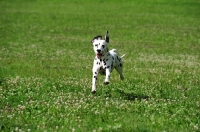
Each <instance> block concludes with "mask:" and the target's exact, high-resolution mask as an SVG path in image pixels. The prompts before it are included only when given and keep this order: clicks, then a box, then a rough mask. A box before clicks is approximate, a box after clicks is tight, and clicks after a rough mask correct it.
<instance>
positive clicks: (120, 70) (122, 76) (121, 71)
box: [115, 61, 124, 80]
mask: <svg viewBox="0 0 200 132" xmlns="http://www.w3.org/2000/svg"><path fill="white" fill-rule="evenodd" d="M115 69H116V71H117V72H118V73H119V76H120V79H121V80H124V75H123V63H122V61H121V62H120V63H119V64H118V65H117V66H116V67H115Z"/></svg>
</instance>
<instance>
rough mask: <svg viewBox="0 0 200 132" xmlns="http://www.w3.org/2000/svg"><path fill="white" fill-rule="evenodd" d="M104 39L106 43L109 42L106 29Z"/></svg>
mask: <svg viewBox="0 0 200 132" xmlns="http://www.w3.org/2000/svg"><path fill="white" fill-rule="evenodd" d="M105 41H106V42H107V43H109V36H108V31H106V35H105Z"/></svg>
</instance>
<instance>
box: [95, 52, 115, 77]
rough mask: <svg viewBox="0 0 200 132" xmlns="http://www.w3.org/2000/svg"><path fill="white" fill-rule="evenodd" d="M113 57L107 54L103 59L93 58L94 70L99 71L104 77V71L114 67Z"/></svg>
mask: <svg viewBox="0 0 200 132" xmlns="http://www.w3.org/2000/svg"><path fill="white" fill-rule="evenodd" d="M115 60H116V59H115V57H114V56H112V54H109V55H108V56H106V57H105V58H104V59H98V58H97V57H96V58H95V62H94V66H95V67H96V69H97V70H98V71H99V73H100V74H102V75H105V74H106V69H111V71H112V70H113V68H114V67H115V65H116V63H115Z"/></svg>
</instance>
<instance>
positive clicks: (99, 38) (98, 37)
mask: <svg viewBox="0 0 200 132" xmlns="http://www.w3.org/2000/svg"><path fill="white" fill-rule="evenodd" d="M101 39H102V36H100V35H99V36H96V37H94V38H93V39H92V40H91V43H93V42H94V41H96V40H101Z"/></svg>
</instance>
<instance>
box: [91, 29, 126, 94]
mask: <svg viewBox="0 0 200 132" xmlns="http://www.w3.org/2000/svg"><path fill="white" fill-rule="evenodd" d="M91 43H92V44H93V49H94V52H95V54H96V56H95V58H94V63H93V70H92V72H93V76H92V91H91V93H93V94H94V93H96V81H97V76H98V74H99V73H100V74H101V75H105V76H106V78H105V81H104V84H106V85H107V84H109V81H110V74H111V72H112V71H113V69H116V71H117V72H118V73H119V75H120V79H121V80H123V79H124V76H123V73H122V68H123V63H122V58H123V57H124V56H125V54H124V55H123V56H121V57H119V56H118V53H117V51H116V49H112V50H110V51H109V50H108V47H107V45H108V44H109V36H108V31H106V35H105V40H103V39H102V36H96V37H94V38H93V39H92V41H91Z"/></svg>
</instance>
